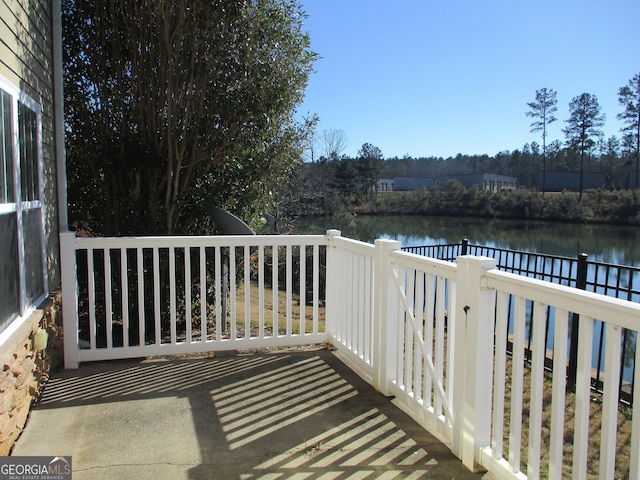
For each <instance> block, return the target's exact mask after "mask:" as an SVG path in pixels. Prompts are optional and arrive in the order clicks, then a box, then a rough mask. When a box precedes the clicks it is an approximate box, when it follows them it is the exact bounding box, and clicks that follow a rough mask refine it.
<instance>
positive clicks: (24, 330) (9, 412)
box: [0, 293, 64, 455]
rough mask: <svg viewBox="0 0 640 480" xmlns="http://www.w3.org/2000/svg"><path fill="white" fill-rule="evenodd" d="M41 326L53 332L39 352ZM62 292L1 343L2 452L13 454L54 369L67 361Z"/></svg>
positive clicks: (0, 401) (0, 442) (0, 402)
mask: <svg viewBox="0 0 640 480" xmlns="http://www.w3.org/2000/svg"><path fill="white" fill-rule="evenodd" d="M38 328H46V330H47V332H48V333H49V339H48V343H47V349H46V350H43V351H39V352H36V351H34V348H33V338H34V335H35V333H36V332H37V331H38ZM63 352H64V348H63V338H62V305H61V294H60V293H55V294H52V295H51V296H50V297H49V298H48V299H47V300H45V301H44V302H43V303H42V305H40V307H39V308H38V309H37V310H36V311H35V312H33V314H32V315H31V316H30V317H29V318H28V319H27V321H26V322H25V323H24V324H23V325H22V326H21V327H20V328H19V329H18V330H17V331H16V332H14V334H13V335H12V336H11V338H10V339H9V340H8V341H7V342H5V344H4V345H2V346H1V347H0V455H9V454H10V452H11V449H12V448H13V445H14V444H15V442H16V440H17V438H18V437H19V436H20V434H21V433H22V430H23V429H24V427H25V425H26V423H27V420H28V417H29V411H30V409H31V407H32V406H33V405H34V404H35V403H36V402H37V401H38V399H39V398H40V394H41V392H42V389H43V388H44V385H45V384H46V382H47V380H48V379H49V374H50V372H51V371H53V370H56V369H57V368H60V367H61V366H62V365H63Z"/></svg>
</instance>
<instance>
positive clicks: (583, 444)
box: [573, 315, 593, 478]
mask: <svg viewBox="0 0 640 480" xmlns="http://www.w3.org/2000/svg"><path fill="white" fill-rule="evenodd" d="M592 342H593V318H591V317H587V316H585V315H583V316H581V317H580V336H579V338H578V358H577V361H578V363H577V372H576V400H575V402H576V407H575V429H574V436H573V475H574V478H587V461H588V458H589V453H588V447H589V411H590V406H591V351H592Z"/></svg>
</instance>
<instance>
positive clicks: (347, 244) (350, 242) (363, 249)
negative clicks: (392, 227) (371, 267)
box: [323, 236, 375, 256]
mask: <svg viewBox="0 0 640 480" xmlns="http://www.w3.org/2000/svg"><path fill="white" fill-rule="evenodd" d="M323 238H325V237H323ZM329 238H330V240H329V243H330V242H332V241H333V242H335V244H336V245H337V246H338V245H339V246H340V247H341V248H344V249H345V250H349V251H352V252H355V253H360V254H362V255H369V256H373V252H374V251H375V246H374V245H372V244H370V243H367V242H362V241H360V240H354V239H352V238H347V237H340V236H335V237H329Z"/></svg>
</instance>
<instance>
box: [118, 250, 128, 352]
mask: <svg viewBox="0 0 640 480" xmlns="http://www.w3.org/2000/svg"><path fill="white" fill-rule="evenodd" d="M120 284H121V288H122V298H121V302H120V305H121V308H122V347H123V348H127V347H128V346H129V275H128V262H127V249H126V248H124V247H123V248H121V249H120Z"/></svg>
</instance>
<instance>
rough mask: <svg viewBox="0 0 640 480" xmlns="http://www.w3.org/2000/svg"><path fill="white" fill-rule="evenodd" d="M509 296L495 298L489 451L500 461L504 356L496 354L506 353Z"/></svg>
mask: <svg viewBox="0 0 640 480" xmlns="http://www.w3.org/2000/svg"><path fill="white" fill-rule="evenodd" d="M508 304H509V295H507V294H506V293H505V292H498V294H497V298H496V327H495V329H496V330H495V351H496V355H494V372H493V385H494V387H493V388H494V390H493V421H492V425H493V428H492V430H493V435H492V438H491V450H492V454H493V457H494V458H495V459H501V458H502V455H503V432H504V418H505V415H504V399H505V381H506V363H507V362H506V360H507V356H506V355H500V354H499V353H498V352H506V351H507V333H508V332H507V327H508V325H509V317H508V312H509V305H508Z"/></svg>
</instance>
